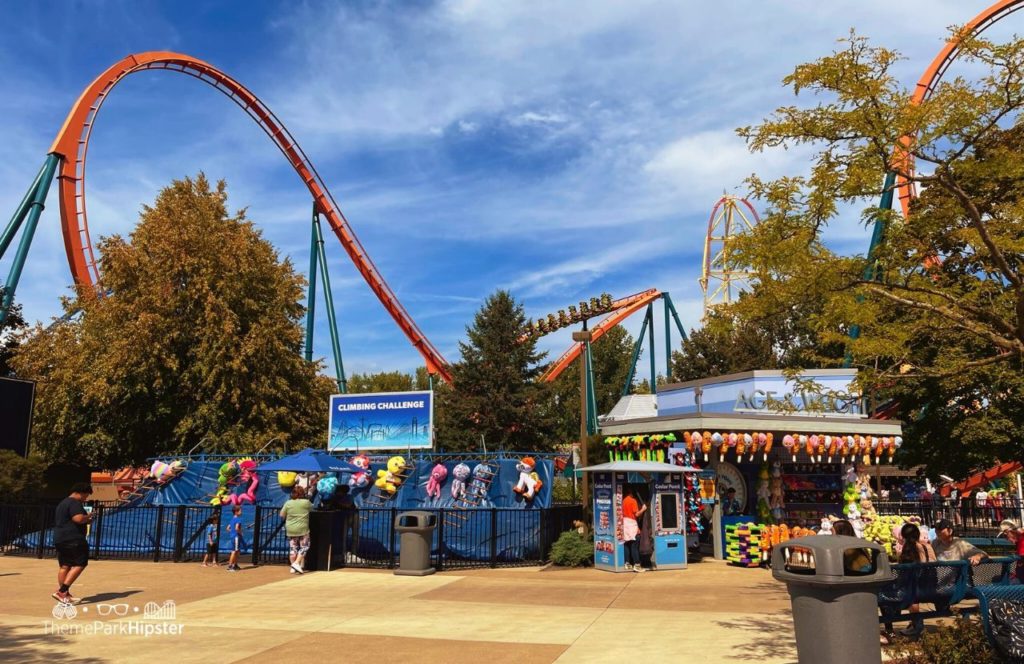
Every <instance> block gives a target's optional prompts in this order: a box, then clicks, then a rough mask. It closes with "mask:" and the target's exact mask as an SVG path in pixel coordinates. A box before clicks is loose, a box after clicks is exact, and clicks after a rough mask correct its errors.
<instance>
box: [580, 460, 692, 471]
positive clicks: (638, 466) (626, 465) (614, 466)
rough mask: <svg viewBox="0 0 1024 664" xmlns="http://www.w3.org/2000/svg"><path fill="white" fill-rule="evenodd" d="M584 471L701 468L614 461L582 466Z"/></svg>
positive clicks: (682, 469)
mask: <svg viewBox="0 0 1024 664" xmlns="http://www.w3.org/2000/svg"><path fill="white" fill-rule="evenodd" d="M579 471H580V472H583V473H696V472H700V468H694V467H692V466H673V465H672V464H670V463H658V462H657V461H612V462H611V463H602V464H599V465H597V466H587V467H586V468H580V469H579Z"/></svg>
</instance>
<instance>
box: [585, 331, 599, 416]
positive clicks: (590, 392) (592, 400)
mask: <svg viewBox="0 0 1024 664" xmlns="http://www.w3.org/2000/svg"><path fill="white" fill-rule="evenodd" d="M584 344H585V345H586V353H585V354H586V358H587V362H586V369H587V433H588V434H590V435H591V436H593V435H594V434H595V433H597V390H596V389H594V357H593V355H591V353H590V342H589V341H586V342H584Z"/></svg>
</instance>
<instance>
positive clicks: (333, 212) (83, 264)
mask: <svg viewBox="0 0 1024 664" xmlns="http://www.w3.org/2000/svg"><path fill="white" fill-rule="evenodd" d="M150 70H158V71H159V70H164V71H170V72H176V73H180V74H187V75H189V76H193V77H195V78H196V79H198V80H200V81H202V82H203V83H206V84H208V85H210V86H212V87H213V88H215V89H216V90H218V91H220V92H222V93H223V94H224V95H226V96H227V97H228V98H229V99H230V100H231V101H233V102H235V103H236V104H237V105H238V106H239V107H240V108H241V109H242V110H243V111H245V113H246V114H247V115H248V116H249V117H251V118H252V119H253V120H254V121H255V122H256V124H257V125H259V127H260V128H261V129H262V130H263V131H264V133H266V134H267V136H269V137H270V139H271V140H272V141H273V142H274V144H275V145H276V146H277V147H278V149H279V150H280V151H281V153H282V154H284V156H285V158H287V159H288V162H289V163H290V164H291V165H292V168H294V169H295V172H296V173H297V174H298V175H299V177H300V178H301V179H302V181H303V182H304V183H305V185H306V187H307V189H309V193H310V194H311V195H312V197H313V204H314V206H315V208H316V210H317V212H318V213H319V214H322V215H323V216H324V217H325V218H326V219H327V222H328V223H329V224H330V226H331V230H332V231H334V234H335V236H336V237H337V238H338V240H339V241H340V242H341V245H342V247H343V248H344V249H345V251H346V253H348V255H349V258H350V259H351V260H352V262H353V263H354V264H355V266H356V269H357V270H358V271H359V273H360V274H361V275H362V276H363V279H364V280H365V281H366V283H367V285H369V287H370V290H372V291H373V292H374V294H375V295H376V296H377V299H378V300H380V302H381V304H382V305H384V309H385V310H387V312H388V313H389V314H390V315H391V317H392V318H393V319H394V321H395V323H397V324H398V327H399V328H400V329H401V330H402V332H404V333H405V335H406V337H407V338H408V339H409V341H410V342H412V345H413V346H414V347H415V348H416V350H418V351H419V353H420V355H421V356H422V357H423V360H424V362H425V363H426V366H427V371H428V372H429V373H430V374H432V375H434V374H436V375H438V376H440V378H441V379H443V380H445V381H449V382H450V381H451V374H450V372H449V369H448V363H447V362H446V361H445V359H444V357H443V356H442V355H441V353H440V352H439V351H438V350H437V349H436V348H435V347H434V346H433V344H431V343H430V341H429V340H428V339H427V338H426V336H425V335H424V334H423V332H422V331H421V330H420V329H419V327H418V326H417V325H416V323H415V322H414V321H413V319H412V317H411V316H410V315H409V313H408V312H407V311H406V310H405V308H404V307H403V306H402V304H401V303H400V302H399V301H398V298H397V297H396V296H395V294H394V292H393V291H392V290H391V288H390V287H389V286H388V284H387V282H386V281H385V280H384V277H383V276H382V275H381V273H380V271H379V270H378V269H377V267H376V266H375V265H374V264H373V261H372V260H370V256H369V255H368V254H367V252H366V249H365V248H363V246H362V244H360V242H359V240H358V238H356V236H355V233H354V232H353V231H352V228H351V226H350V225H349V223H348V220H347V219H345V216H344V215H343V214H342V212H341V209H340V208H339V207H338V204H337V203H336V202H335V200H334V198H333V197H332V196H331V193H330V191H329V190H328V189H327V186H326V185H325V184H324V182H323V180H322V179H321V177H320V175H319V174H318V173H317V172H316V169H315V168H314V167H313V164H312V163H311V162H310V160H309V158H308V157H307V156H306V154H305V153H304V152H303V151H302V148H301V147H299V144H298V143H297V142H296V141H295V139H294V138H293V137H292V135H291V134H290V133H289V132H288V130H287V129H286V128H285V126H284V124H283V123H282V122H281V121H280V120H279V119H278V118H277V117H276V116H275V115H274V114H273V112H272V111H271V110H270V109H269V108H268V107H267V106H266V105H265V104H264V103H263V102H262V101H261V100H260V99H259V98H258V97H257V96H256V95H255V94H253V93H252V92H251V91H249V90H248V89H247V88H246V87H245V86H243V85H242V84H241V83H239V82H238V81H236V80H235V79H233V78H231V77H230V76H228V75H227V74H225V73H224V72H222V71H220V70H219V69H217V68H216V67H214V66H213V65H210V64H209V63H206V62H203V61H202V60H199V59H196V58H193V57H191V56H189V55H183V54H180V53H171V52H167V51H150V52H146V53H137V54H135V55H129V56H128V57H126V58H124V59H123V60H121V61H120V62H117V63H116V64H114V65H113V66H111V67H110V68H108V69H107V70H106V71H104V72H103V73H102V74H100V75H99V76H98V77H97V78H96V80H94V81H93V82H92V83H91V84H90V85H89V86H88V87H87V88H86V89H85V90H84V91H83V92H82V94H81V96H80V97H79V98H78V100H77V101H76V102H75V104H74V106H73V107H72V108H71V111H70V112H69V113H68V116H67V119H66V120H65V121H64V125H63V126H62V127H61V129H60V132H59V133H58V134H57V137H56V139H54V142H53V145H52V146H51V147H50V152H49V154H48V156H47V159H46V163H45V164H44V166H43V169H42V170H41V171H40V174H39V176H37V177H36V180H35V182H34V183H33V185H32V187H31V188H30V190H29V193H28V194H27V195H26V197H25V200H24V201H23V202H22V204H21V205H20V206H19V208H18V210H17V211H16V213H15V215H14V217H13V218H12V219H11V222H10V223H9V224H8V226H7V228H6V229H5V230H4V232H3V235H0V254H2V253H3V251H4V250H6V249H7V246H8V245H9V244H10V243H11V241H12V239H13V238H14V235H15V233H17V231H18V229H19V228H20V227H21V225H22V223H23V222H24V223H25V232H24V233H23V235H22V240H21V243H20V245H19V250H18V253H17V254H16V255H15V261H14V265H13V266H12V269H11V273H10V276H9V278H8V281H7V286H6V287H5V290H4V299H3V308H2V309H0V321H2V320H3V317H5V316H6V312H7V309H8V307H9V306H10V302H11V300H12V298H13V297H14V290H15V289H16V287H17V282H18V279H19V278H20V276H21V268H22V267H23V265H24V261H25V257H26V256H27V252H28V245H29V244H30V243H31V240H32V234H33V233H34V231H35V225H36V224H37V223H38V219H39V213H40V212H41V211H42V207H43V204H44V203H45V200H46V193H47V190H48V188H49V184H50V181H51V179H52V177H53V173H54V171H55V170H56V169H57V167H58V166H59V174H58V176H57V178H58V181H59V189H60V194H59V195H60V217H61V229H62V231H63V233H64V248H65V251H66V253H67V257H68V264H69V266H70V267H71V276H72V277H73V278H74V280H75V283H76V284H77V285H78V286H80V287H83V286H85V287H88V286H93V287H98V286H99V282H100V275H99V271H98V269H97V263H96V257H95V253H94V251H93V244H92V240H91V238H90V236H89V224H88V218H87V215H86V206H85V164H86V153H87V152H88V148H89V136H90V134H91V133H92V128H93V126H94V125H95V122H96V116H97V114H98V113H99V110H100V108H101V107H102V105H103V102H104V101H105V100H106V98H107V96H108V95H109V94H110V92H111V90H113V88H114V86H116V85H117V84H118V83H119V82H120V81H121V80H122V79H124V78H125V77H126V76H128V75H129V74H133V73H136V72H140V71H150ZM321 267H324V266H323V265H321Z"/></svg>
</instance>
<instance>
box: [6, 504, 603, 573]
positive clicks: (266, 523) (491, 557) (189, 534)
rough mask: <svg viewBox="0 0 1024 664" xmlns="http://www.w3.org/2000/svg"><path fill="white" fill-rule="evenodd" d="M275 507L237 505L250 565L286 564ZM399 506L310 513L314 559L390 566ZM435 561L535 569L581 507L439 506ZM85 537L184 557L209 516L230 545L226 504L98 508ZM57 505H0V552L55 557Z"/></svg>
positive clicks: (98, 550) (140, 553) (196, 551)
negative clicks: (454, 507)
mask: <svg viewBox="0 0 1024 664" xmlns="http://www.w3.org/2000/svg"><path fill="white" fill-rule="evenodd" d="M278 510H279V508H277V507H273V506H246V507H245V508H244V509H243V515H242V517H243V523H245V524H247V525H246V526H244V527H243V537H242V539H243V544H242V553H243V555H245V556H251V560H252V563H253V564H257V565H260V564H287V562H288V554H289V547H288V538H287V535H286V533H285V529H284V521H283V520H282V519H281V517H280V515H279V514H278ZM405 511H407V510H399V509H396V508H361V509H359V510H357V511H339V512H314V513H313V515H312V516H313V520H312V526H313V540H314V546H313V550H312V551H311V552H310V557H311V559H312V560H314V561H315V560H317V558H318V557H320V558H324V560H322V561H320V562H319V563H318V566H319V567H320V568H326V567H327V564H328V561H327V560H326V557H329V558H330V561H329V564H330V567H331V568H335V567H346V566H347V567H373V568H393V567H395V566H397V564H398V557H399V555H400V550H401V537H400V533H399V532H398V531H397V530H396V527H395V522H396V517H397V516H398V514H399V513H400V512H405ZM423 511H427V512H430V513H432V514H433V515H434V516H435V523H436V524H437V527H436V529H435V530H434V532H433V535H432V543H431V561H432V563H433V565H434V566H435V567H436V568H437V569H439V570H444V569H464V568H471V567H508V566H515V565H533V564H539V563H542V562H544V561H545V560H547V558H548V555H549V553H550V551H551V545H552V544H553V543H554V541H555V540H556V539H558V536H559V535H560V534H561V533H562V532H564V531H566V530H569V529H571V528H572V522H573V521H574V520H576V519H582V518H583V510H582V507H581V506H580V505H562V506H556V507H550V508H542V509H503V508H489V509H473V510H459V509H435V510H423ZM92 515H93V521H92V523H91V524H90V526H89V531H88V535H87V538H88V541H89V545H90V549H91V556H92V557H93V558H99V559H124V560H152V561H154V562H160V561H174V562H187V561H192V560H198V559H199V558H201V557H202V556H203V554H204V553H205V552H206V549H207V529H208V526H209V523H208V520H209V518H210V517H214V524H213V525H214V531H213V532H215V533H217V535H216V541H217V542H218V548H219V550H220V552H221V557H222V558H223V557H224V556H226V555H227V552H228V551H230V549H231V544H232V538H231V536H230V534H229V533H227V529H226V527H225V526H226V523H227V520H228V519H229V518H230V514H229V513H228V512H227V511H226V510H222V509H219V508H213V507H209V506H200V505H180V506H159V505H139V506H129V507H126V506H120V507H113V508H112V507H107V506H96V507H94V508H93V511H92ZM53 522H54V505H0V553H3V554H6V555H23V556H34V557H39V558H43V557H52V556H55V555H56V551H55V549H54V546H53V532H52V528H53V525H54V523H53Z"/></svg>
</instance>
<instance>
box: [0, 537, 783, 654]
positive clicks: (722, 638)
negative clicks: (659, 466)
mask: <svg viewBox="0 0 1024 664" xmlns="http://www.w3.org/2000/svg"><path fill="white" fill-rule="evenodd" d="M55 573H56V563H55V562H54V561H52V560H35V559H26V558H16V557H0V661H17V662H48V661H60V662H62V663H63V662H70V663H76V664H92V663H94V662H147V663H149V664H152V663H154V662H157V663H161V664H162V662H163V661H165V660H168V659H170V660H173V663H174V664H184V663H186V662H204V663H211V662H218V663H219V662H262V663H264V664H265V663H267V662H279V661H285V660H286V659H287V660H289V661H339V662H374V663H375V664H377V663H379V662H382V661H391V662H395V661H407V662H427V663H430V662H438V663H440V662H451V661H455V660H459V661H467V662H472V661H483V662H486V663H487V664H497V663H499V662H510V663H511V662H516V663H517V664H523V663H524V662H529V663H530V664H543V663H545V662H566V663H569V662H588V663H589V662H616V663H621V662H623V661H626V662H629V661H667V660H668V659H669V658H677V657H678V658H684V657H685V659H686V661H688V662H694V663H697V662H708V663H711V662H716V663H717V662H758V663H759V664H778V663H782V662H795V661H796V649H795V645H794V640H793V627H792V621H791V618H790V615H789V599H788V596H787V595H786V593H785V591H784V589H783V587H782V586H781V585H779V584H777V583H776V582H774V581H773V580H772V578H771V576H770V575H769V573H768V572H765V571H763V570H745V569H738V568H735V567H729V566H727V565H725V564H723V563H721V562H717V561H706V562H702V563H699V564H696V565H693V566H691V567H690V568H689V569H687V570H680V571H663V572H654V573H647V574H610V573H607V572H598V571H596V570H592V569H586V570H562V569H557V568H551V569H546V570H541V569H538V568H521V569H503V570H474V571H467V572H445V573H443V574H435V575H433V576H428V577H400V576H394V575H393V574H391V573H390V572H385V571H354V570H339V571H334V572H330V573H310V574H306V575H304V576H301V577H299V576H293V575H290V574H288V571H287V568H285V567H280V566H270V567H259V568H249V569H245V570H243V571H241V572H238V573H233V574H229V573H227V572H225V571H224V570H223V568H220V569H216V568H214V569H203V568H201V567H200V566H199V565H197V564H174V563H158V564H157V563H142V562H118V561H97V562H94V563H92V564H91V565H90V566H89V568H88V569H87V570H86V572H85V574H83V576H82V580H81V581H80V582H79V583H77V584H76V585H75V587H74V588H73V590H74V592H75V594H76V595H78V596H80V597H82V598H83V601H82V603H81V604H79V605H78V606H77V615H76V616H75V617H74V618H70V617H57V618H55V617H53V616H52V615H51V612H52V610H53V607H54V602H53V600H51V599H50V598H49V593H50V592H51V591H52V590H53V587H54V586H55V581H54V580H53V579H54V578H55ZM166 600H172V601H173V602H174V603H175V607H174V609H175V615H174V619H173V620H169V619H168V620H161V619H145V612H146V608H147V607H146V605H147V604H149V603H150V602H153V603H154V604H151V605H150V606H149V608H150V609H155V608H157V607H162V606H163V605H164V602H165V601H166ZM110 605H114V606H113V608H110ZM117 605H125V606H117ZM99 611H104V612H105V613H106V615H99V614H98V613H99ZM118 611H125V612H126V613H127V615H125V616H123V617H122V616H118V615H117V612H118ZM166 615H167V612H166V611H165V616H166ZM97 621H98V622H97ZM147 625H149V626H150V629H154V627H153V626H155V625H168V626H173V627H165V629H178V630H180V632H181V633H179V634H163V635H151V636H148V637H147V636H144V635H142V634H140V633H137V632H139V631H141V630H144V629H146V626H147ZM90 630H91V631H92V632H93V633H82V632H85V631H90ZM131 630H135V633H133V632H132V631H131ZM57 632H62V633H57Z"/></svg>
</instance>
